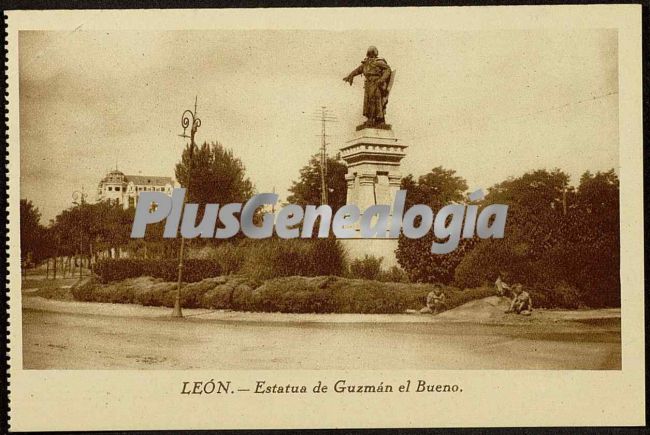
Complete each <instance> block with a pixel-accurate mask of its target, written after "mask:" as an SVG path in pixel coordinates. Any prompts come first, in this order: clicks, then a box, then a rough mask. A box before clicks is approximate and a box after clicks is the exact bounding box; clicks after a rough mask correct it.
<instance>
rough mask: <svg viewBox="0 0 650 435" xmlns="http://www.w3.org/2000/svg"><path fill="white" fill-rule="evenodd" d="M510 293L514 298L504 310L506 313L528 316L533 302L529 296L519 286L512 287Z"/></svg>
mask: <svg viewBox="0 0 650 435" xmlns="http://www.w3.org/2000/svg"><path fill="white" fill-rule="evenodd" d="M512 293H513V295H514V297H513V298H512V303H511V304H510V308H509V309H508V310H506V313H516V314H523V315H524V316H530V313H531V312H532V311H533V301H532V299H531V297H530V294H528V292H527V291H525V290H524V289H523V288H522V286H521V284H516V285H514V286H513V287H512Z"/></svg>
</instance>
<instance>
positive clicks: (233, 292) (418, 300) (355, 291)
mask: <svg viewBox="0 0 650 435" xmlns="http://www.w3.org/2000/svg"><path fill="white" fill-rule="evenodd" d="M432 289H433V285H431V284H404V283H387V282H380V281H371V280H363V279H348V278H341V277H338V276H318V277H301V276H291V277H285V278H276V279H271V280H268V281H266V282H264V284H262V285H259V284H258V282H256V281H253V280H251V279H250V278H247V277H244V276H227V277H226V276H221V277H215V278H209V279H205V280H203V281H200V282H196V283H191V284H187V285H185V286H183V290H182V292H181V302H182V305H183V307H186V308H207V309H232V310H237V311H264V312H283V313H382V314H389V313H403V312H404V311H405V310H407V309H420V308H422V307H423V306H424V305H425V302H426V295H427V294H428V293H429V292H430V291H431V290H432ZM444 289H445V292H446V294H447V306H448V308H453V307H456V306H458V305H462V304H464V303H466V302H469V301H471V300H473V299H478V298H483V297H487V296H491V295H493V294H494V290H493V289H491V288H477V289H467V290H459V289H457V288H453V287H445V288H444ZM175 292H176V284H175V283H173V282H164V281H163V280H161V279H155V278H151V277H141V278H136V279H127V280H124V281H121V282H114V283H109V284H102V283H99V282H97V281H89V282H86V283H84V284H82V285H79V286H75V287H73V288H72V294H73V295H74V297H75V299H77V300H80V301H92V302H113V303H134V304H141V305H153V306H165V307H172V306H173V304H174V296H175Z"/></svg>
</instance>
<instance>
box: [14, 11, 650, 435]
mask: <svg viewBox="0 0 650 435" xmlns="http://www.w3.org/2000/svg"><path fill="white" fill-rule="evenodd" d="M433 9H434V11H433V12H432V14H433V16H432V19H433V20H435V13H436V11H435V9H436V8H433ZM478 9H481V8H478ZM335 11H338V10H332V11H329V12H323V14H328V13H332V14H333V15H330V17H331V16H336V14H335V13H334V12H335ZM361 11H368V19H369V21H373V22H374V23H375V24H374V25H369V24H366V23H368V21H364V20H362V21H360V22H359V23H358V24H355V25H343V24H341V25H336V23H334V22H330V24H329V25H322V26H320V25H318V24H317V23H320V22H325V21H326V19H325V17H323V19H322V21H319V20H315V19H312V18H313V17H315V16H311V17H312V18H310V15H308V12H307V11H305V12H304V13H305V15H304V21H301V22H300V23H301V24H300V25H296V26H292V25H291V24H290V23H288V24H287V25H277V26H276V25H269V26H268V28H265V27H264V25H263V24H262V25H261V24H260V23H263V22H264V21H263V20H262V21H255V25H251V26H248V27H244V26H242V27H237V26H228V25H223V26H219V25H216V24H215V25H214V26H213V27H212V28H209V27H205V26H203V27H201V26H200V25H198V24H197V26H198V27H196V28H193V27H190V26H186V27H184V26H183V25H182V24H180V25H177V26H175V27H173V28H165V26H164V25H162V24H161V26H160V28H156V27H155V26H153V25H146V26H145V25H142V26H139V27H138V26H137V25H134V24H133V23H137V20H136V21H133V22H130V21H125V23H124V25H123V26H118V25H116V24H114V23H115V22H116V21H112V20H107V21H106V22H105V25H92V24H91V25H85V24H84V23H83V22H82V21H78V23H77V24H75V27H73V28H65V29H48V28H39V27H38V26H34V27H29V26H26V27H25V28H21V29H20V30H18V31H16V32H15V39H14V42H15V44H14V51H13V53H14V54H15V63H14V70H13V72H14V73H15V74H14V76H13V77H14V79H15V82H14V83H15V87H14V89H15V90H17V93H14V94H13V95H12V97H13V104H14V106H13V108H14V111H13V112H10V119H12V120H14V121H15V122H16V124H15V126H16V128H17V129H14V135H13V136H11V135H10V137H11V138H12V141H14V142H13V143H14V146H15V148H13V153H10V161H11V162H13V163H14V164H15V165H16V166H15V168H14V170H13V171H14V172H12V173H11V172H10V183H12V186H14V189H15V190H14V191H13V192H14V193H16V196H13V197H12V196H11V194H10V198H11V201H13V202H14V203H15V204H14V207H15V208H14V214H13V216H11V215H10V221H11V223H12V225H13V226H12V234H11V239H12V241H11V243H12V246H15V247H16V249H17V250H16V251H15V252H16V253H17V254H18V255H19V258H15V257H14V258H12V259H11V261H12V262H13V264H14V267H16V269H15V270H16V273H19V279H18V281H12V282H11V286H12V290H11V291H12V292H14V291H15V293H12V297H11V305H12V309H17V310H18V311H17V312H19V315H20V318H19V320H20V321H19V322H14V321H13V320H12V322H11V327H12V329H18V330H19V333H20V341H19V342H16V343H17V344H18V346H17V347H15V346H12V352H14V355H15V354H19V355H20V356H19V357H18V358H19V359H18V360H14V361H12V369H13V370H16V369H17V370H21V376H31V375H30V373H34V374H39V376H40V374H41V373H42V375H43V376H47V374H48V373H51V374H52V375H53V376H56V377H59V376H64V375H65V373H71V372H75V373H76V374H74V375H73V376H81V375H82V374H83V373H85V371H101V372H102V373H110V372H115V373H116V374H118V373H122V372H121V371H129V372H128V373H141V375H138V376H147V377H148V376H150V375H149V374H148V373H151V375H155V372H156V371H177V372H178V374H179V375H181V378H178V379H182V382H181V381H178V382H177V381H174V384H173V387H169V388H173V390H174V391H173V392H174V393H175V394H176V395H177V396H179V395H180V396H183V395H186V396H187V400H189V399H190V396H192V397H193V395H199V394H203V396H204V397H203V401H205V400H206V395H208V394H210V395H212V396H213V397H216V396H217V393H229V394H230V393H235V396H239V395H240V394H254V395H255V396H257V395H258V394H270V395H275V394H278V393H283V394H293V395H299V394H300V393H306V392H311V391H313V393H314V394H315V393H316V392H319V389H320V388H321V385H322V384H321V382H325V381H323V380H321V379H320V378H319V377H318V376H320V375H318V373H322V374H323V375H327V374H328V373H330V372H329V371H345V373H354V372H355V371H366V370H367V371H375V373H383V372H384V371H388V372H390V371H393V370H397V371H400V370H402V371H441V372H435V373H438V375H437V376H435V377H434V378H431V377H429V378H427V377H422V376H420V377H417V376H416V377H410V378H409V380H408V383H407V384H404V385H398V384H396V383H393V382H390V381H386V380H384V379H379V378H377V379H366V380H365V381H363V382H362V381H360V380H359V379H356V380H355V379H354V378H353V377H349V375H347V376H348V377H346V376H343V375H341V376H340V377H338V378H331V379H332V381H331V382H330V383H329V385H328V386H329V388H330V392H334V393H338V394H350V393H363V394H365V395H366V396H365V397H369V396H368V393H374V394H375V395H373V396H372V397H380V396H381V394H379V393H390V394H394V393H395V392H397V391H398V390H399V392H402V391H403V390H404V391H406V392H409V390H410V389H413V390H414V391H416V392H417V393H422V394H426V393H427V392H429V393H435V394H436V395H437V397H442V396H443V393H447V394H448V396H445V397H451V396H453V395H456V396H454V397H460V396H461V395H463V394H466V393H463V391H465V390H468V389H469V388H470V386H469V385H467V384H468V382H465V383H462V382H459V381H455V380H454V379H455V378H454V376H453V375H452V374H453V373H459V372H458V371H460V372H463V371H467V372H468V373H469V372H471V371H479V372H477V373H480V371H484V372H485V373H492V372H491V371H494V370H497V371H511V372H504V376H512V378H510V382H513V385H512V387H513V388H515V386H516V385H518V384H519V383H520V382H522V383H526V381H525V380H524V379H526V378H525V377H523V378H520V379H519V380H515V378H514V377H515V376H529V375H527V374H526V375H515V373H531V376H534V377H535V378H536V379H540V380H538V381H536V382H540V381H541V379H542V378H541V377H539V376H538V375H535V374H532V373H533V372H537V373H539V374H540V376H541V374H548V376H549V377H556V376H564V375H560V372H564V373H566V374H567V376H568V375H569V374H571V375H570V376H576V377H578V378H581V377H583V376H591V374H593V373H595V372H602V373H603V374H605V375H606V374H607V373H608V372H614V373H621V371H622V370H623V369H624V368H625V363H624V361H625V359H624V343H625V342H626V339H625V336H624V335H622V329H623V330H624V328H622V323H624V322H625V318H624V317H625V316H627V311H624V310H622V301H625V300H627V301H628V303H629V301H631V300H634V301H638V299H636V298H637V296H636V295H639V294H640V295H641V296H640V297H641V300H640V304H641V306H642V305H643V301H642V294H643V291H642V288H641V289H640V290H638V292H637V290H634V288H636V287H634V288H632V287H629V286H628V287H627V288H626V286H625V283H624V282H623V283H622V276H624V275H625V274H624V272H623V269H622V267H623V260H622V255H623V254H622V252H624V249H623V248H622V243H623V242H622V239H625V235H624V233H623V232H624V231H628V230H629V231H636V229H632V227H630V226H629V223H628V222H629V221H627V220H625V219H624V217H623V215H622V210H624V209H625V204H626V201H633V200H632V199H630V198H631V197H630V196H625V194H624V193H622V192H623V190H624V188H623V185H624V183H625V181H624V180H627V181H626V182H627V183H630V182H631V180H636V178H630V177H636V176H637V173H636V172H632V170H631V169H629V168H630V166H626V165H625V164H624V163H622V162H623V157H622V155H623V154H622V150H623V148H622V147H623V145H622V144H623V143H624V141H623V140H622V136H621V125H622V123H623V122H625V120H626V119H628V118H624V115H623V114H622V113H623V112H621V104H622V98H623V96H624V95H627V94H624V90H622V88H621V83H622V82H623V81H624V80H623V78H622V77H621V73H622V72H621V71H622V69H621V62H622V59H623V57H622V56H623V55H624V54H625V53H624V52H622V49H621V42H620V41H621V35H620V34H619V29H618V28H617V27H614V26H607V25H598V24H597V23H595V24H593V25H591V24H590V25H576V26H564V27H561V26H558V27H550V26H543V25H540V26H529V27H524V26H513V25H507V24H505V23H504V25H501V26H495V25H491V26H486V27H484V28H481V27H480V26H478V27H472V26H471V25H468V26H465V27H464V26H462V25H458V26H456V27H455V28H454V27H450V26H436V25H413V26H408V25H405V23H407V22H408V21H407V20H406V19H405V20H404V21H403V22H398V21H396V22H395V23H391V22H390V19H389V17H390V12H389V11H384V12H383V13H378V12H377V11H376V10H366V9H361V10H359V12H358V13H360V12H361ZM151 12H152V13H151V15H145V16H146V17H153V16H154V14H153V11H151ZM168 12H172V11H168ZM276 12H278V13H281V11H276ZM294 12H295V11H294ZM312 12H313V11H312ZM375 12H377V15H374V14H375ZM522 12H523V11H522ZM100 13H101V11H96V12H95V14H100ZM255 14H256V13H255V12H251V14H250V16H251V17H255ZM287 14H288V15H287V16H291V17H292V16H294V15H291V14H289V13H287ZM261 15H263V14H261ZM523 15H525V14H523ZM95 16H97V15H95ZM173 16H174V15H173V14H170V15H169V16H168V17H170V18H172V17H173ZM215 16H219V14H216V15H215ZM340 16H341V17H345V18H346V19H347V18H350V17H351V15H346V14H345V13H344V12H342V11H341V12H340ZM409 16H412V15H409ZM533 16H534V14H532V15H530V17H533ZM549 16H550V15H546V16H545V18H548V17H549ZM109 17H110V15H109ZM125 17H129V15H125ZM164 17H167V16H163V18H164ZM504 20H505V18H504ZM346 22H347V21H346ZM414 22H415V21H414ZM380 23H381V24H380ZM71 25H72V24H71ZM626 59H627V58H626ZM625 98H629V97H625ZM625 143H626V144H627V145H625V146H627V147H628V148H629V147H631V146H633V147H638V150H640V149H641V144H640V143H638V144H635V143H632V142H630V141H629V140H627V142H625ZM626 149H627V148H626ZM639 152H640V151H639ZM630 174H631V175H630ZM626 177H627V178H626ZM628 186H629V184H628ZM639 188H640V187H639ZM626 198H627V199H626ZM636 198H640V195H639V196H634V200H636ZM18 202H19V208H18V207H16V206H17V205H18V204H17V203H18ZM629 204H630V205H632V202H629ZM632 209H633V208H627V210H628V211H631V210H632ZM16 212H17V213H18V214H15V213H16ZM638 216H641V215H640V214H639V215H638ZM635 219H636V218H635ZM635 222H637V221H635ZM634 228H637V227H634ZM630 234H632V233H630ZM640 243H642V241H640ZM14 244H16V245H14ZM628 255H629V254H628ZM639 258H641V257H639ZM18 260H19V261H18ZM18 263H19V266H18ZM628 273H630V272H628ZM634 274H635V276H636V275H638V274H640V276H642V275H643V273H642V270H637V272H634ZM628 291H629V292H633V293H626V292H628ZM630 295H634V296H633V298H634V299H631V297H632V296H630ZM633 303H637V302H633ZM622 312H623V314H622ZM630 316H632V314H630ZM17 320H18V319H17ZM631 320H632V317H630V321H631ZM640 333H642V331H640ZM13 344H14V343H13V341H12V345H13ZM16 363H18V364H19V366H18V367H16ZM297 370H303V371H306V372H305V373H314V374H313V375H312V378H310V379H311V380H312V381H313V382H311V381H310V382H311V383H310V384H301V383H300V382H298V381H295V382H293V381H292V382H290V383H286V382H285V383H279V382H278V383H277V384H276V382H275V381H273V380H271V379H267V378H266V377H264V376H266V375H264V376H262V375H259V373H265V371H266V372H267V373H275V371H287V372H286V373H287V374H289V373H293V372H294V371H297ZM132 371H135V372H132ZM193 371H200V372H193ZM215 371H218V372H215ZM224 371H248V372H250V373H251V376H252V377H251V378H250V381H247V383H246V384H245V385H244V384H242V383H241V382H239V383H237V382H235V384H234V385H235V386H234V387H233V385H231V383H230V380H228V379H226V378H224V376H225V375H223V373H226V372H224ZM260 371H261V372H260ZM312 371H315V372H312ZM445 372H447V373H448V374H447V375H444V374H443V373H445ZM97 373H99V372H97ZM192 373H203V374H201V375H198V374H197V375H192ZM205 373H208V374H207V375H206V374H205ZM210 373H211V374H210ZM219 373H221V374H219ZM254 373H258V374H257V375H253V374H254ZM342 373H343V372H342ZM390 373H398V372H390ZM418 373H419V372H418ZM508 373H512V374H511V375H510V374H508ZM553 373H558V375H554V374H553ZM217 375H218V376H217ZM65 376H67V375H65ZM110 376H112V375H110ZM313 376H315V377H313ZM204 378H205V380H204ZM107 379H108V378H107ZM147 379H149V378H147ZM323 379H325V378H323ZM433 379H435V380H436V381H435V382H433ZM559 379H560V377H557V380H559ZM564 379H570V378H564ZM143 380H144V378H143ZM198 380H201V381H202V382H197V381H198ZM208 380H210V383H208V382H207V381H208ZM317 382H318V384H317V386H316V387H313V390H312V386H313V385H312V384H316V383H317ZM97 388H99V387H97ZM120 388H123V387H120ZM177 390H178V391H177ZM208 390H211V391H208ZM231 390H232V391H231ZM303 390H304V391H303ZM213 392H214V394H212V393H213ZM556 393H557V394H560V392H559V391H556ZM229 394H228V397H230V395H229ZM470 394H471V393H470ZM531 394H533V393H532V392H531ZM224 397H225V396H224ZM381 397H384V396H381ZM107 400H108V399H107ZM211 400H213V399H211ZM219 400H223V399H219ZM292 400H295V399H292ZM391 400H394V399H391ZM429 400H434V399H429ZM435 400H442V399H435ZM444 400H445V401H448V400H452V401H453V400H462V399H446V398H445V399H444ZM350 420H351V421H355V420H354V419H353V418H350ZM362 425H365V424H362ZM61 427H65V426H61ZM147 427H149V426H147Z"/></svg>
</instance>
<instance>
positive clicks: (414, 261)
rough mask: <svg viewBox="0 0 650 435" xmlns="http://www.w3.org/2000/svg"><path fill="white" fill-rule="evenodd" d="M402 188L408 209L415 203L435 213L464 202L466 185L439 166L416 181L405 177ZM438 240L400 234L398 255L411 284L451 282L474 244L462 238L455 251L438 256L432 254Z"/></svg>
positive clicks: (410, 177)
mask: <svg viewBox="0 0 650 435" xmlns="http://www.w3.org/2000/svg"><path fill="white" fill-rule="evenodd" d="M401 189H403V190H406V191H407V195H406V205H405V210H408V208H409V207H411V206H413V205H415V204H425V205H428V206H429V207H431V209H432V210H434V212H435V211H436V210H439V209H441V208H442V207H444V206H445V205H447V204H450V203H458V202H463V201H465V200H466V197H465V192H466V191H467V182H466V181H465V180H464V179H463V178H462V177H459V176H458V175H456V171H454V170H451V169H444V168H443V167H441V166H438V167H436V168H433V169H432V170H431V172H429V173H428V174H425V175H422V176H421V177H419V178H418V180H417V181H415V179H414V178H413V176H412V175H408V176H406V177H404V178H403V179H402V184H401ZM418 224H419V222H416V225H418ZM435 240H437V239H436V238H435V236H434V234H433V232H429V233H427V234H426V235H425V236H424V237H422V238H420V239H409V238H407V237H405V236H404V235H400V237H399V240H398V247H397V251H396V252H395V254H396V256H397V261H398V262H399V264H400V266H402V268H403V269H404V270H405V271H406V272H407V273H408V275H409V278H410V279H411V281H413V282H442V283H449V282H450V281H451V280H452V279H453V277H454V270H455V268H456V266H457V265H458V264H459V263H460V261H461V260H462V258H463V256H464V255H465V253H466V252H467V251H468V250H469V249H471V247H472V245H473V240H472V239H461V242H460V244H459V246H458V248H457V249H456V250H454V251H453V252H450V253H449V254H444V255H437V254H432V253H431V244H432V243H433V242H434V241H435Z"/></svg>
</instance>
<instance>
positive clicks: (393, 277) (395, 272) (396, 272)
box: [378, 266, 409, 283]
mask: <svg viewBox="0 0 650 435" xmlns="http://www.w3.org/2000/svg"><path fill="white" fill-rule="evenodd" d="M378 279H379V281H384V282H403V283H406V282H409V276H408V274H407V273H406V272H405V271H404V269H402V268H400V267H398V266H393V267H391V268H390V269H388V270H387V271H382V272H381V273H380V274H379V278H378Z"/></svg>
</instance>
